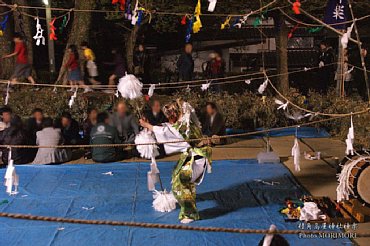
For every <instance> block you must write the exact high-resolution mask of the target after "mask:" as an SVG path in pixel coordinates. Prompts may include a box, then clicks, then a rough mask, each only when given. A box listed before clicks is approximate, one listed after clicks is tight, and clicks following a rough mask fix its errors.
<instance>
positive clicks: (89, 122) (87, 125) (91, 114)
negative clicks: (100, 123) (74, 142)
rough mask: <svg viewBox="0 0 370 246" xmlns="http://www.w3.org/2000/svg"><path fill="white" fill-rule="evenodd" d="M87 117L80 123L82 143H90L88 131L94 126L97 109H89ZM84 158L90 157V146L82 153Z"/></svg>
mask: <svg viewBox="0 0 370 246" xmlns="http://www.w3.org/2000/svg"><path fill="white" fill-rule="evenodd" d="M87 114H88V115H87V119H86V120H85V121H84V122H83V124H82V129H83V143H84V144H89V143H90V133H91V129H92V128H93V127H94V126H96V124H97V116H98V111H97V110H96V109H95V108H92V109H89V110H88V111H87ZM84 158H85V159H86V160H87V159H91V150H90V148H88V149H86V152H85V154H84Z"/></svg>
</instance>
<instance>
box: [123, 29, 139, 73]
mask: <svg viewBox="0 0 370 246" xmlns="http://www.w3.org/2000/svg"><path fill="white" fill-rule="evenodd" d="M139 29H140V26H138V25H135V26H134V27H133V28H132V31H131V32H130V33H129V34H128V35H127V38H126V59H127V72H128V73H134V50H135V44H136V38H137V33H138V32H139Z"/></svg>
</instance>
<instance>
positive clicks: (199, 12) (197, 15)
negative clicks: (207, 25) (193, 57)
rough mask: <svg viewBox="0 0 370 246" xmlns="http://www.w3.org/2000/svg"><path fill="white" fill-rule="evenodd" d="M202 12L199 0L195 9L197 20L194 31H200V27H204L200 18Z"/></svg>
mask: <svg viewBox="0 0 370 246" xmlns="http://www.w3.org/2000/svg"><path fill="white" fill-rule="evenodd" d="M201 14H202V13H201V5H200V0H198V3H197V6H195V10H194V17H195V22H194V24H193V33H197V32H199V31H200V28H202V21H201V20H200V15H201Z"/></svg>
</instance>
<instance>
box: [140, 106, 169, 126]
mask: <svg viewBox="0 0 370 246" xmlns="http://www.w3.org/2000/svg"><path fill="white" fill-rule="evenodd" d="M150 108H151V110H148V111H146V112H144V115H145V118H146V119H147V120H148V122H149V123H150V124H151V125H153V126H158V125H161V124H162V123H165V122H167V118H166V116H165V115H164V113H163V112H162V109H161V103H160V102H159V101H158V100H152V101H151V103H150Z"/></svg>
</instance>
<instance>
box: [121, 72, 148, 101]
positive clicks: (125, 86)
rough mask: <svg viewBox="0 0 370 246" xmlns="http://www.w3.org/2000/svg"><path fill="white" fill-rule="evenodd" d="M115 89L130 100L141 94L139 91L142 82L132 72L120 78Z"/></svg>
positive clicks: (141, 87)
mask: <svg viewBox="0 0 370 246" xmlns="http://www.w3.org/2000/svg"><path fill="white" fill-rule="evenodd" d="M117 89H118V91H119V92H120V93H121V96H122V97H123V98H126V99H131V100H132V99H135V98H138V97H141V96H143V93H142V92H141V90H142V89H143V84H142V83H141V82H140V80H139V79H138V78H136V77H135V75H132V74H126V75H125V76H123V77H122V78H120V79H119V83H118V86H117Z"/></svg>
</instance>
